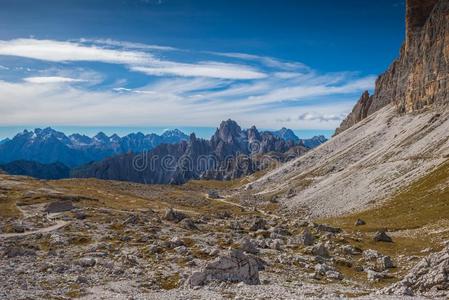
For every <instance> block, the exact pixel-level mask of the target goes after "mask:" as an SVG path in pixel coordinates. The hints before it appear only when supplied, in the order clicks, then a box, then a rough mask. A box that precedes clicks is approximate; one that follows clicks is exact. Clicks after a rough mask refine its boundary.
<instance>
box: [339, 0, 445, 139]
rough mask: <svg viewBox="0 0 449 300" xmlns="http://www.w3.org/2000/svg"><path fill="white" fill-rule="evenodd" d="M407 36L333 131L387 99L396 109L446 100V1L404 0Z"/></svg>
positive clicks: (410, 109) (401, 110)
mask: <svg viewBox="0 0 449 300" xmlns="http://www.w3.org/2000/svg"><path fill="white" fill-rule="evenodd" d="M406 11H407V17H406V29H407V30H406V39H405V42H404V44H403V46H402V48H401V52H400V56H399V58H398V59H397V60H395V61H394V62H393V63H392V64H391V66H390V67H389V69H388V70H387V71H386V72H385V73H384V74H382V75H381V76H380V77H379V78H378V79H377V81H376V87H375V92H374V94H373V95H372V96H369V95H368V94H367V93H366V92H365V93H364V94H363V96H362V97H361V99H360V100H359V102H358V103H357V104H356V106H355V107H354V110H353V111H352V112H351V113H350V114H349V116H348V117H347V118H346V119H345V120H344V121H343V123H342V124H341V126H340V127H339V128H338V129H337V130H336V134H339V133H341V132H342V131H344V130H346V129H348V128H349V127H351V126H352V125H354V124H356V123H358V122H360V121H361V120H363V119H365V118H366V117H367V116H369V115H371V114H373V113H374V112H376V111H378V110H379V109H381V108H383V107H385V106H386V105H388V104H390V103H394V104H395V105H396V108H397V111H398V113H401V114H402V113H410V112H413V111H418V110H421V109H423V108H425V107H428V106H430V105H445V104H447V103H449V1H447V0H407V8H406Z"/></svg>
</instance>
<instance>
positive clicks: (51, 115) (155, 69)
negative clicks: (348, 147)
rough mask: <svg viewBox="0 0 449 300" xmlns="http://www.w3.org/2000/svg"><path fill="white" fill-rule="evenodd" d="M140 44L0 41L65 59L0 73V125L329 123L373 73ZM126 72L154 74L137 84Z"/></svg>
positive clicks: (23, 53) (8, 48)
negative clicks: (173, 56) (9, 75)
mask: <svg viewBox="0 0 449 300" xmlns="http://www.w3.org/2000/svg"><path fill="white" fill-rule="evenodd" d="M145 47H147V48H145ZM148 47H152V46H151V45H142V44H132V43H131V44H129V43H127V42H120V41H113V40H100V41H98V40H80V41H78V42H58V41H50V40H35V39H26V40H24V39H21V40H11V41H0V55H14V56H19V57H25V58H33V59H38V60H44V61H49V62H65V61H72V62H74V63H73V64H55V66H53V67H51V68H47V69H45V70H38V68H37V70H32V72H30V73H28V74H27V75H23V73H20V75H22V76H24V77H25V78H23V80H19V81H18V82H5V81H1V80H0V95H2V97H0V107H1V110H2V118H1V119H0V125H20V124H36V125H37V124H42V125H53V124H55V125H69V124H70V125H74V124H83V125H86V126H88V125H92V126H96V125H98V126H106V125H108V126H173V125H178V126H181V125H184V126H216V125H217V123H218V122H219V121H220V120H222V119H228V118H233V119H235V120H237V121H239V122H240V123H241V124H242V126H251V125H253V124H255V125H257V126H258V127H263V128H276V127H279V126H283V125H285V126H288V127H292V128H310V129H312V128H314V129H331V128H335V127H337V126H338V125H339V122H340V121H341V119H342V118H343V117H344V116H345V115H346V114H347V113H348V112H349V111H350V110H351V108H352V106H353V104H354V102H355V101H356V100H357V99H358V98H359V95H360V93H361V92H363V91H364V90H366V89H371V88H372V87H373V86H374V81H375V78H374V77H373V76H367V77H361V76H360V75H358V74H356V73H351V72H336V73H320V72H318V71H315V70H312V69H310V68H309V67H307V66H304V65H303V64H301V63H296V62H287V61H282V60H277V59H275V58H269V57H262V56H255V55H249V54H242V53H239V54H236V53H233V54H232V53H231V54H225V55H218V56H217V57H221V59H222V61H199V62H182V63H181V62H175V61H171V60H169V59H167V58H164V59H160V58H157V57H155V56H154V54H153V53H149V52H148V51H151V50H152V49H150V48H148ZM130 49H131V50H130ZM136 49H137V50H139V51H134V50H136ZM167 51H170V49H167ZM179 51H182V50H179ZM167 54H168V53H167ZM202 54H203V55H204V53H202ZM191 55H192V56H193V57H194V56H195V53H193V52H192V53H191ZM76 61H96V62H105V63H111V64H121V65H124V66H126V69H125V70H124V71H123V72H121V73H120V74H119V78H117V76H116V77H115V78H111V77H110V74H108V73H107V72H105V71H104V70H102V69H101V68H99V69H95V66H93V67H92V68H91V69H86V66H85V64H83V65H80V66H77V65H76V63H75V62H76ZM46 65H48V64H46ZM50 65H52V64H50ZM33 68H34V67H33ZM261 69H263V70H264V71H263V72H262V71H260V70H261ZM129 72H140V73H143V74H147V75H149V76H153V78H151V80H148V82H147V83H146V84H141V85H140V86H136V82H134V81H131V80H132V79H133V78H134V77H133V76H129V77H128V75H130V74H129ZM113 75H117V74H113ZM79 82H83V84H73V83H79ZM93 86H95V88H93ZM329 99H332V101H330V100H329ZM348 99H350V100H348ZM48 122H51V124H48Z"/></svg>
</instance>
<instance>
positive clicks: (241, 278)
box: [189, 249, 260, 287]
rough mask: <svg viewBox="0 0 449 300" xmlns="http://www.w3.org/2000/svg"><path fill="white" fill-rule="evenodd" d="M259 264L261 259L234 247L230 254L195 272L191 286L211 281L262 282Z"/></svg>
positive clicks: (253, 283) (190, 280) (251, 283)
mask: <svg viewBox="0 0 449 300" xmlns="http://www.w3.org/2000/svg"><path fill="white" fill-rule="evenodd" d="M259 264H260V262H259V260H257V259H256V258H254V257H253V256H251V255H246V254H244V253H243V251H241V250H235V249H234V250H231V251H230V254H229V255H228V256H220V257H218V258H217V259H215V260H214V261H213V262H211V263H209V264H207V265H206V267H205V268H204V269H203V270H202V271H200V272H195V273H193V274H192V276H191V277H190V278H189V284H190V286H191V287H195V286H201V285H204V284H207V283H208V282H210V281H221V282H232V283H237V282H244V283H246V284H250V285H256V284H260V280H259Z"/></svg>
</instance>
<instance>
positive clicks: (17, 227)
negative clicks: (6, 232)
mask: <svg viewBox="0 0 449 300" xmlns="http://www.w3.org/2000/svg"><path fill="white" fill-rule="evenodd" d="M12 229H13V230H14V232H16V233H24V232H25V226H23V225H22V224H18V223H14V224H12Z"/></svg>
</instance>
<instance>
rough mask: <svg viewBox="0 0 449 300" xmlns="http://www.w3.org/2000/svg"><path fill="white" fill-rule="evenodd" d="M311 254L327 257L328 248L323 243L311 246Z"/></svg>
mask: <svg viewBox="0 0 449 300" xmlns="http://www.w3.org/2000/svg"><path fill="white" fill-rule="evenodd" d="M312 254H313V255H315V256H321V257H329V250H327V248H326V246H324V244H323V243H320V244H318V245H315V246H314V247H313V248H312Z"/></svg>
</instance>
